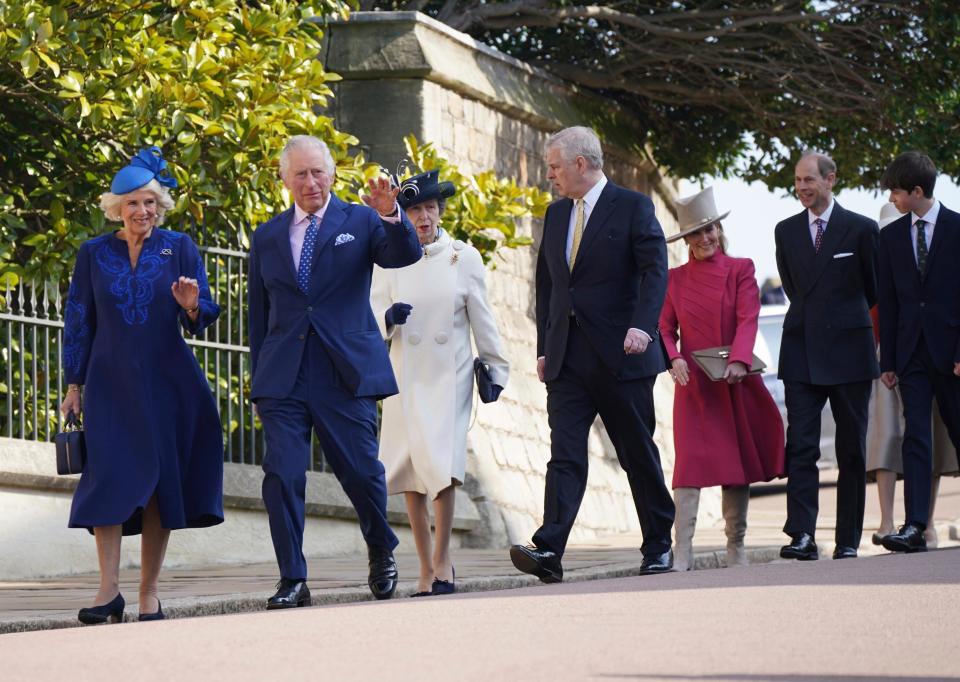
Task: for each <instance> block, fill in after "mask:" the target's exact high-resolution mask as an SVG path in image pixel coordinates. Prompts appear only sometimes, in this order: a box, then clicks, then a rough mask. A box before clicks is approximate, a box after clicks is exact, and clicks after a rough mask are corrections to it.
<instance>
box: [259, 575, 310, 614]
mask: <svg viewBox="0 0 960 682" xmlns="http://www.w3.org/2000/svg"><path fill="white" fill-rule="evenodd" d="M312 603H313V602H312V600H311V599H310V588H308V587H307V582H306V581H305V580H297V579H294V578H280V582H278V583H277V593H276V594H275V595H273V596H272V597H270V598H269V599H268V600H267V609H268V610H272V609H295V608H297V607H298V606H310V605H311V604H312Z"/></svg>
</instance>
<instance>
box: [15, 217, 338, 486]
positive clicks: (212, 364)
mask: <svg viewBox="0 0 960 682" xmlns="http://www.w3.org/2000/svg"><path fill="white" fill-rule="evenodd" d="M184 228H186V229H185V231H187V232H188V233H192V234H191V236H193V237H194V239H195V241H197V242H198V247H199V249H200V252H201V254H202V256H203V260H204V265H205V267H206V271H207V279H208V280H209V283H210V292H211V295H212V296H213V299H214V300H215V301H216V302H217V303H218V304H219V305H220V309H221V312H220V318H219V319H218V320H217V322H216V323H215V324H213V325H211V326H210V327H209V328H208V329H207V330H205V332H204V333H203V334H202V335H200V336H198V337H193V336H187V343H188V344H189V345H190V346H191V348H192V349H193V351H194V354H195V355H196V358H197V361H198V362H199V363H200V367H201V369H202V370H203V372H204V374H205V375H206V377H207V380H208V381H209V382H210V389H211V390H212V391H213V394H214V397H215V399H216V403H217V406H218V408H219V410H220V418H221V421H222V423H223V435H224V461H227V462H236V463H240V464H260V463H261V462H262V461H263V453H264V439H263V430H262V428H261V424H260V421H259V419H257V417H256V415H255V414H254V411H253V404H252V403H251V402H250V400H249V397H250V384H251V374H250V348H249V346H248V345H247V338H246V333H247V319H248V316H247V295H246V291H247V290H246V286H247V283H246V267H247V253H246V252H245V251H243V250H241V249H238V248H230V247H229V246H223V245H211V244H210V242H213V243H214V244H216V243H217V242H218V241H221V240H218V239H216V237H213V236H211V235H210V234H209V233H208V232H207V230H206V229H205V227H204V226H198V225H196V224H193V223H191V224H190V225H184ZM67 284H68V282H56V283H52V282H42V283H35V282H34V283H31V282H23V281H21V282H20V283H19V284H18V285H17V286H16V287H15V288H13V289H9V290H6V291H0V436H6V437H8V438H22V439H25V440H35V441H48V442H49V441H52V440H53V437H54V435H56V433H57V431H58V429H59V428H60V410H59V408H60V402H61V401H62V399H63V395H64V392H65V389H66V386H65V385H64V379H63V367H62V356H61V348H62V343H63V313H64V302H65V301H64V298H65V292H66V289H67ZM311 469H312V470H314V471H323V470H325V466H324V461H323V454H322V452H321V450H320V446H319V443H318V442H317V439H316V437H315V436H314V438H313V457H312V463H311Z"/></svg>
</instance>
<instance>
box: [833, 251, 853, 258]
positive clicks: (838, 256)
mask: <svg viewBox="0 0 960 682" xmlns="http://www.w3.org/2000/svg"><path fill="white" fill-rule="evenodd" d="M852 255H853V252H852V251H849V252H847V253H835V254H833V257H834V258H849V257H850V256H852Z"/></svg>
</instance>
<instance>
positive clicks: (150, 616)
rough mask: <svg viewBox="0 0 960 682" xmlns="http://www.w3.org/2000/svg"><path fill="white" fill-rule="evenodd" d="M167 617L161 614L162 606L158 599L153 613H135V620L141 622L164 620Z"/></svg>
mask: <svg viewBox="0 0 960 682" xmlns="http://www.w3.org/2000/svg"><path fill="white" fill-rule="evenodd" d="M166 619H167V617H166V616H165V615H163V606H161V604H160V600H159V599H158V600H157V610H156V612H155V613H140V614H137V620H138V621H140V622H141V623H143V622H144V621H148V620H166Z"/></svg>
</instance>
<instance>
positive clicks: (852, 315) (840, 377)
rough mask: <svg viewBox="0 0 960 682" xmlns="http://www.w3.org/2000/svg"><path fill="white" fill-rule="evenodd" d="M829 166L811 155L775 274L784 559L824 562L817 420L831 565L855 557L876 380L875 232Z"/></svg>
mask: <svg viewBox="0 0 960 682" xmlns="http://www.w3.org/2000/svg"><path fill="white" fill-rule="evenodd" d="M836 177H837V167H836V165H835V164H834V162H833V160H832V159H831V158H830V157H829V156H827V155H825V154H819V153H815V152H806V153H804V155H803V156H802V158H801V159H800V161H799V162H798V163H797V165H796V168H795V177H794V185H795V188H796V192H797V197H798V198H799V199H800V203H801V204H803V207H804V211H803V212H802V213H799V214H797V215H795V216H793V217H792V218H787V219H786V220H784V221H782V222H780V223H779V224H778V225H777V227H776V230H775V238H776V245H777V268H778V270H779V271H780V279H781V280H782V281H783V289H784V291H785V292H786V294H787V298H788V299H790V307H789V308H788V309H787V314H786V317H785V318H784V321H783V338H782V342H781V345H780V367H779V377H780V379H782V380H783V382H784V388H785V402H786V405H787V474H788V479H787V522H786V524H785V525H784V527H783V531H784V533H786V534H787V535H789V536H790V538H791V542H790V544H788V545H786V546H784V547H783V548H781V550H780V556H782V557H784V558H785V559H802V560H812V559H817V558H819V554H818V552H817V544H816V541H815V539H814V535H815V531H816V527H817V513H818V507H819V504H818V499H817V498H818V493H819V485H820V479H819V471H818V469H817V460H818V459H819V458H820V413H821V412H822V411H823V407H824V405H825V404H826V401H827V400H829V401H830V409H831V411H832V412H833V417H834V420H835V421H836V423H837V431H836V441H835V443H836V451H837V464H838V466H839V468H840V472H839V476H838V478H837V528H836V536H835V540H836V546H835V549H834V552H833V558H834V559H848V558H854V557H856V556H857V547H859V545H860V536H861V534H862V532H863V507H864V501H865V492H866V473H865V467H866V457H865V450H866V434H867V407H868V404H869V401H870V389H871V382H872V380H873V379H876V378H877V376H878V375H879V373H880V370H879V367H878V366H877V353H876V346H875V343H874V338H873V329H872V324H871V320H870V307H871V306H872V305H873V304H874V302H876V300H877V240H878V235H879V229H878V228H877V224H876V223H875V222H874V221H873V220H870V219H869V218H867V217H865V216H862V215H859V214H857V213H853V212H852V211H847V210H846V209H844V208H843V207H841V206H840V205H839V204H838V203H837V202H836V201H834V199H833V185H834V183H835V182H836Z"/></svg>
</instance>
